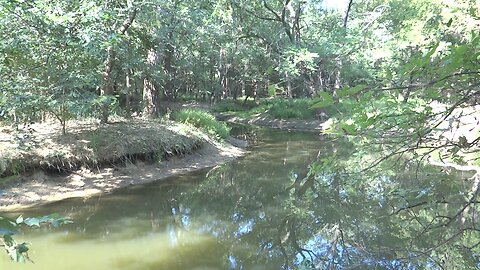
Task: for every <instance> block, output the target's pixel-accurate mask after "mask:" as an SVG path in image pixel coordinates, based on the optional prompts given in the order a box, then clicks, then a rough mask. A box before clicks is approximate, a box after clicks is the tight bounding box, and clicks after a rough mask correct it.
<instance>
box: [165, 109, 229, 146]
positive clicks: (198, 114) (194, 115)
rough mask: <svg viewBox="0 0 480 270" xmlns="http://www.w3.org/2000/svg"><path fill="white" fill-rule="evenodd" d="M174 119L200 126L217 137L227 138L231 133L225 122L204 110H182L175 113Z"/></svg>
mask: <svg viewBox="0 0 480 270" xmlns="http://www.w3.org/2000/svg"><path fill="white" fill-rule="evenodd" d="M173 119H174V120H175V121H177V122H181V123H185V124H190V125H193V126H195V127H197V128H200V129H202V130H203V131H204V132H206V133H207V134H208V135H211V136H214V137H216V138H217V139H226V138H228V136H229V135H230V128H229V127H228V126H227V125H226V124H225V123H223V122H219V121H217V120H216V119H215V117H214V116H213V115H211V114H209V113H207V112H205V111H202V110H193V109H185V110H181V111H178V112H175V113H174V114H173Z"/></svg>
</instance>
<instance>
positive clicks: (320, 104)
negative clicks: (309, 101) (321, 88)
mask: <svg viewBox="0 0 480 270" xmlns="http://www.w3.org/2000/svg"><path fill="white" fill-rule="evenodd" d="M320 97H321V100H319V101H314V103H313V105H312V106H310V109H321V108H325V107H328V106H331V105H333V103H334V101H333V96H332V95H330V94H329V93H327V92H320Z"/></svg>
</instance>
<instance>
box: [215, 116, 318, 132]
mask: <svg viewBox="0 0 480 270" xmlns="http://www.w3.org/2000/svg"><path fill="white" fill-rule="evenodd" d="M216 118H217V120H219V121H224V122H228V123H234V124H244V125H254V126H260V127H267V128H274V129H281V130H290V131H310V132H321V131H322V129H323V124H324V123H325V121H321V120H293V119H290V120H285V119H271V118H267V117H261V116H259V117H254V118H242V117H238V116H232V115H228V114H217V115H216Z"/></svg>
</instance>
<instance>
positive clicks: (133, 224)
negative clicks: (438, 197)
mask: <svg viewBox="0 0 480 270" xmlns="http://www.w3.org/2000/svg"><path fill="white" fill-rule="evenodd" d="M254 134H255V137H256V138H257V143H256V144H255V145H254V146H253V147H251V149H250V153H249V154H247V155H246V156H245V157H243V158H241V159H238V160H235V161H233V162H230V163H227V164H225V165H222V166H219V167H215V168H209V169H206V170H202V171H197V172H193V173H189V174H186V175H182V176H178V177H173V178H171V179H168V180H166V181H160V182H157V183H152V184H149V185H146V186H134V187H131V188H128V189H123V190H120V191H117V192H115V193H113V194H108V195H103V196H97V197H92V198H89V199H70V200H65V201H61V202H57V203H53V204H50V205H45V206H41V207H38V208H35V209H31V210H29V211H25V212H23V214H24V216H37V215H46V214H51V213H60V214H61V215H64V216H68V217H70V218H71V219H72V220H73V221H74V224H70V225H66V226H63V227H60V228H58V229H49V228H41V229H38V230H24V231H22V232H21V233H20V234H19V235H17V236H16V240H17V241H19V242H20V241H28V242H30V243H32V244H31V252H30V257H31V258H32V259H33V260H34V261H35V264H30V263H27V264H15V263H13V262H11V261H10V260H9V258H8V257H7V256H6V255H4V256H0V269H8V270H15V269H38V270H40V269H45V270H47V269H48V270H57V269H58V270H95V269H118V270H122V269H125V270H137V269H138V270H148V269H155V270H156V269H166V270H177V269H178V270H180V269H182V270H183V269H199V270H200V269H245V270H247V269H314V268H317V269H440V268H439V267H436V266H435V264H434V263H432V261H429V260H430V259H428V256H424V257H425V258H426V259H425V258H424V257H422V256H419V255H418V254H419V253H418V252H417V253H414V252H413V251H412V252H411V253H409V252H404V250H407V249H411V250H428V249H429V248H430V247H431V246H435V245H437V244H438V243H442V241H444V240H443V238H442V237H444V236H445V237H448V234H454V233H455V232H456V231H455V230H453V229H455V228H456V227H455V226H456V225H455V224H454V223H452V224H450V225H449V226H450V227H452V228H453V229H452V230H451V231H448V230H443V231H438V230H436V229H435V228H436V227H435V226H432V229H431V233H430V231H429V233H428V234H427V233H425V231H427V230H426V229H424V228H425V226H428V221H429V220H428V217H426V216H425V215H428V213H427V212H426V214H422V212H419V213H418V216H417V218H416V221H412V220H413V219H412V218H410V217H409V216H405V218H404V219H402V218H403V217H402V216H401V214H403V212H400V214H399V215H398V216H399V217H398V219H397V220H392V214H391V213H392V206H395V205H399V206H402V205H405V202H403V201H402V200H401V199H398V200H396V201H393V200H392V201H390V202H387V201H386V200H387V197H385V196H384V195H383V194H382V192H385V189H384V188H383V187H382V186H378V187H377V186H372V187H370V188H365V187H366V186H368V185H369V184H371V183H369V182H368V181H364V182H361V181H360V182H358V185H357V184H356V182H355V181H357V180H355V179H353V178H352V179H349V178H348V177H347V179H346V181H352V182H355V183H353V184H351V185H350V186H352V188H350V189H348V188H339V187H334V186H332V185H334V184H335V183H334V182H328V181H329V180H328V179H330V178H331V179H335V177H333V176H334V175H335V173H330V174H328V173H327V174H325V176H323V177H321V178H319V179H317V184H316V186H315V188H314V189H306V191H305V193H304V194H303V195H302V196H296V195H292V194H293V193H292V192H293V190H292V189H288V188H289V187H291V185H292V183H293V182H292V180H291V175H292V174H297V175H299V176H300V177H303V176H305V174H306V172H307V165H308V164H309V163H310V162H312V161H313V160H315V159H317V157H318V156H320V157H328V156H330V155H334V154H335V155H341V154H342V151H343V152H345V153H348V149H345V148H348V146H345V145H344V144H341V145H342V147H339V143H338V142H331V141H328V140H325V139H322V138H320V137H319V136H318V135H315V134H307V133H289V132H278V131H276V132H274V131H266V130H257V131H255V132H254ZM342 149H343V150H342ZM332 177H333V178H332ZM430 178H431V177H430ZM430 178H429V179H430ZM405 179H406V180H404V182H405V183H407V184H408V183H409V182H408V181H407V180H408V179H409V178H408V177H405ZM412 179H413V178H412ZM416 179H418V177H417V178H416ZM441 179H442V178H439V177H436V178H435V180H436V181H437V182H438V183H439V185H438V186H432V185H431V184H430V182H426V185H425V186H426V187H427V188H425V189H421V188H420V189H419V190H420V191H419V193H418V195H417V194H413V195H412V198H413V199H412V201H410V202H409V203H413V204H414V203H415V202H416V201H415V200H417V201H418V200H423V199H424V198H423V197H422V196H423V195H422V194H427V195H428V194H429V192H430V191H429V189H431V187H434V188H435V194H439V193H440V194H441V193H442V192H443V191H442V190H445V194H461V190H462V188H461V187H460V188H459V189H458V190H459V192H457V193H456V191H455V188H454V187H453V186H451V185H447V184H448V183H455V181H450V180H448V181H443V180H441ZM415 181H417V180H415ZM380 182H384V183H385V184H389V185H391V183H390V179H388V178H384V177H383V178H381V181H380ZM345 183H346V182H345ZM407 184H406V185H407ZM335 185H338V186H340V185H339V184H338V183H337V184H335ZM372 185H373V184H372ZM408 185H411V184H408ZM414 185H415V186H416V187H418V186H419V183H418V182H415V183H414ZM345 186H347V185H345ZM441 186H443V187H441ZM352 189H353V190H352ZM355 189H356V190H355ZM298 190H301V189H297V191H298ZM361 190H373V192H370V193H368V192H366V191H365V192H364V191H361ZM399 190H403V189H401V187H400V189H399ZM405 190H406V191H405V192H410V191H409V189H407V188H405ZM412 192H413V191H412ZM415 192H416V191H415ZM432 194H433V193H432ZM398 197H399V198H403V197H404V195H402V194H400V196H398ZM389 204H391V205H392V206H391V205H389ZM432 207H436V206H435V205H434V206H432ZM438 207H439V208H438V209H433V208H432V209H433V210H432V211H431V212H433V213H439V211H443V210H442V209H445V207H446V206H445V205H444V204H440V205H439V206H438ZM440 207H442V208H440ZM457 207H458V205H457ZM455 209H458V208H455ZM455 209H454V210H452V211H451V212H449V213H455V212H454V211H457V210H455ZM447 210H448V209H447ZM447 214H448V212H447ZM15 215H17V214H15ZM422 215H423V216H422ZM394 217H397V216H394ZM422 218H423V219H425V221H423V220H422ZM432 220H435V219H432ZM402 222H403V223H402ZM417 223H418V224H420V225H418V224H417ZM425 224H426V225H425ZM430 224H432V223H431V222H430ZM409 226H412V228H413V229H411V230H410V229H408V228H409ZM415 226H416V227H415ZM429 230H430V229H429ZM472 243H474V242H472ZM472 245H473V244H472ZM472 250H473V252H472V251H470V253H469V254H467V255H466V257H465V258H471V260H472V262H470V265H475V261H476V260H478V257H475V256H477V254H478V248H477V249H476V250H477V251H475V249H472ZM436 252H437V254H440V255H439V256H444V255H445V258H446V259H445V261H446V262H447V263H448V262H449V260H450V259H449V257H448V255H449V254H454V253H452V252H451V251H450V250H446V251H444V250H438V251H436ZM442 252H444V253H442ZM462 252H463V251H462ZM404 254H407V255H409V254H412V255H411V258H408V259H405V258H404V259H402V260H398V259H396V258H398V257H401V256H404ZM432 254H433V255H435V253H432ZM455 254H456V253H455ZM452 256H453V255H452ZM455 256H457V255H455ZM464 256H465V255H464ZM454 259H455V260H456V261H455V262H456V263H457V266H456V267H458V265H463V263H464V261H463V260H464V259H463V258H459V257H458V256H457V258H454ZM309 261H310V262H309ZM452 261H453V259H452ZM477 266H479V267H480V265H479V264H477ZM456 267H453V268H448V269H466V268H456Z"/></svg>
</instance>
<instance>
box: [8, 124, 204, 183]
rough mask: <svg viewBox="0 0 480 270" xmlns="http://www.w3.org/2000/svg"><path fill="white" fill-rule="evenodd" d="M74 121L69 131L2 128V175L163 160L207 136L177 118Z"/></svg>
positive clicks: (52, 126)
mask: <svg viewBox="0 0 480 270" xmlns="http://www.w3.org/2000/svg"><path fill="white" fill-rule="evenodd" d="M70 125H71V127H69V128H68V130H69V133H68V134H66V135H61V132H60V129H59V127H58V126H57V125H55V124H47V123H42V124H34V125H31V126H30V127H29V129H28V130H20V131H14V130H12V129H10V128H7V127H3V128H0V176H9V175H14V174H18V173H23V172H28V171H31V170H33V169H36V168H41V169H47V170H58V171H70V170H74V169H77V168H80V167H82V166H86V167H92V166H100V165H108V164H113V163H118V162H123V161H128V160H134V159H143V160H151V161H159V160H162V159H164V158H166V157H168V156H172V155H183V154H187V153H190V152H191V151H193V150H194V149H196V148H198V147H200V145H201V144H202V142H203V139H202V138H201V136H200V134H199V133H198V131H196V130H194V129H193V128H191V127H189V126H187V125H182V124H179V123H174V122H165V121H163V122H162V121H152V120H148V121H147V120H143V119H133V120H128V121H127V120H120V121H117V122H116V123H113V124H107V125H100V124H98V123H94V122H86V121H84V122H75V123H71V124H70Z"/></svg>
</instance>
